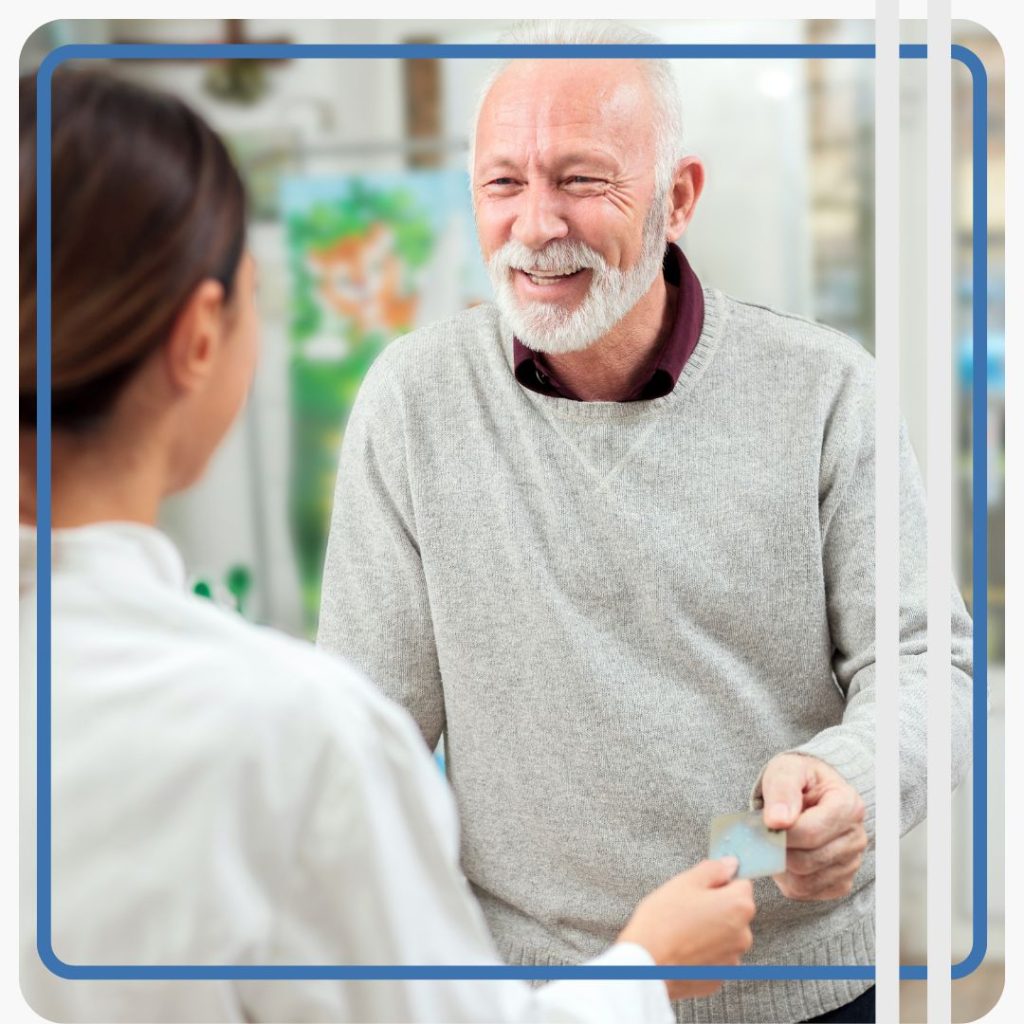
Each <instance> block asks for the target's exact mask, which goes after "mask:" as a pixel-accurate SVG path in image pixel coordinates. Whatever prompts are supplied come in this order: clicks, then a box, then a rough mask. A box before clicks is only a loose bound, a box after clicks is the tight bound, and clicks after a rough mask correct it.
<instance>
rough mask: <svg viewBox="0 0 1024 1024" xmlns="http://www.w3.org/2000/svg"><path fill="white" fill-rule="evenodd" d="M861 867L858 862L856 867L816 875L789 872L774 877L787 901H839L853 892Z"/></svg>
mask: <svg viewBox="0 0 1024 1024" xmlns="http://www.w3.org/2000/svg"><path fill="white" fill-rule="evenodd" d="M859 867H860V862H859V860H858V862H857V864H856V866H853V865H851V866H849V867H844V868H839V869H835V870H832V871H823V872H819V873H818V874H816V875H807V876H800V875H791V874H789V873H788V872H787V873H786V874H784V875H773V876H772V877H773V879H774V880H775V884H776V885H777V886H778V887H779V891H780V892H781V893H782V895H783V896H785V897H786V898H787V899H791V900H801V901H811V900H838V899H842V898H843V897H844V896H849V895H850V893H851V892H853V882H854V879H855V878H856V875H857V869H858V868H859Z"/></svg>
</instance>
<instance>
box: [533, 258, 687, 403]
mask: <svg viewBox="0 0 1024 1024" xmlns="http://www.w3.org/2000/svg"><path fill="white" fill-rule="evenodd" d="M678 301H679V289H678V288H677V287H676V286H675V285H671V284H668V283H667V282H666V281H665V278H664V277H663V276H662V275H661V274H658V276H657V278H656V279H655V281H654V284H652V285H651V287H650V289H649V290H648V292H647V294H646V295H644V297H643V298H642V299H641V300H640V301H639V302H638V303H637V304H636V305H635V306H634V307H633V308H632V309H631V310H630V311H629V313H627V314H626V316H624V317H623V318H622V319H621V320H620V321H619V322H618V323H617V324H616V325H615V327H614V328H613V329H612V330H611V331H609V332H608V334H606V335H605V336H604V337H603V338H599V339H598V340H597V341H595V342H594V343H593V344H592V345H589V346H588V347H587V348H585V349H582V350H580V351H579V352H568V353H565V354H564V355H548V354H545V356H544V358H545V361H546V362H547V363H548V365H549V366H550V367H551V369H552V371H553V372H554V374H555V376H556V377H557V378H558V380H559V381H560V382H561V383H562V384H563V385H565V386H566V387H567V388H569V389H571V391H572V393H573V394H574V395H577V396H578V397H579V398H580V399H581V400H582V401H584V402H621V401H623V400H624V399H626V398H628V397H629V395H631V394H633V392H634V391H636V390H637V388H638V387H639V386H640V385H641V384H642V383H643V382H644V381H645V380H646V379H647V378H648V377H650V375H651V372H652V370H653V368H654V364H655V363H656V362H657V358H658V353H659V352H660V351H661V348H662V346H663V345H664V344H665V341H666V340H667V338H668V336H669V334H671V332H672V325H673V324H674V323H675V317H676V305H677V303H678Z"/></svg>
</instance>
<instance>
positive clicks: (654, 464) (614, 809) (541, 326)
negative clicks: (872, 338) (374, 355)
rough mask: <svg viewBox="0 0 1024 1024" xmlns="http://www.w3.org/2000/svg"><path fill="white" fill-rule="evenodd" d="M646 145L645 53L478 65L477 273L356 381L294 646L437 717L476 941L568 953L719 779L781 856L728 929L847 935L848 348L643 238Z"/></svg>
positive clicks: (795, 937) (963, 711) (696, 843)
mask: <svg viewBox="0 0 1024 1024" xmlns="http://www.w3.org/2000/svg"><path fill="white" fill-rule="evenodd" d="M638 40H644V41H649V40H648V39H647V37H645V36H634V35H631V34H628V33H626V34H615V35H610V34H608V33H607V32H604V31H603V30H597V31H596V32H595V33H588V32H586V31H584V32H582V33H581V32H579V31H576V32H575V34H574V35H570V36H566V37H564V38H562V39H559V38H557V37H555V36H552V35H548V36H546V37H545V36H543V35H541V36H537V35H534V36H533V37H532V38H531V37H530V36H529V35H527V36H520V37H519V38H518V39H517V40H516V41H541V42H557V41H568V42H636V41H638ZM679 147H680V115H679V101H678V97H677V95H676V91H675V86H674V84H673V79H672V74H671V68H670V67H668V66H667V65H666V64H665V63H664V62H660V61H655V60H611V59H586V60H582V59H581V60H573V61H570V60H562V59H536V60H526V59H523V60H516V61H514V62H510V63H508V64H506V65H505V66H504V67H503V68H501V69H500V70H499V72H498V73H497V74H496V76H495V77H494V78H493V79H492V81H491V82H490V83H489V85H488V88H487V90H486V94H485V97H484V99H483V101H482V104H481V106H480V108H479V114H478V119H477V123H476V128H475V146H474V152H473V158H472V189H473V197H474V204H475V209H476V221H477V228H478V234H479V239H480V245H481V248H482V250H483V253H484V256H485V257H486V259H487V261H488V267H489V269H490V273H491V276H492V279H493V284H494V291H495V297H496V300H497V304H496V306H491V305H486V306H481V307H478V308H475V309H472V310H469V311H467V312H464V313H460V314H459V315H457V316H454V317H452V318H451V319H449V320H446V321H443V322H441V323H439V324H436V325H434V326H432V327H429V328H426V329H423V330H419V331H417V332H415V333H414V334H412V335H410V336H408V337H406V338H404V339H402V340H401V341H398V342H396V343H394V344H393V345H392V346H390V347H389V348H388V349H387V350H386V351H385V352H384V354H383V355H382V356H381V357H380V358H379V359H378V361H377V362H376V364H375V365H374V367H373V368H372V370H371V371H370V373H369V375H368V376H367V378H366V381H365V383H364V385H363V389H362V391H361V393H360V395H359V399H358V401H357V404H356V408H355V410H354V412H353V414H352V418H351V421H350V423H349V425H348V430H347V433H346V437H345V442H344V447H343V452H342V458H341V466H340V471H339V479H338V487H337V494H336V499H335V508H334V513H333V521H332V525H331V538H330V543H329V548H328V554H327V565H326V569H325V576H324V596H323V609H322V619H321V632H320V642H321V643H322V644H323V645H324V646H326V647H328V648H331V649H333V650H337V651H340V652H341V653H343V654H344V655H346V656H347V657H349V658H350V659H352V660H353V661H354V662H356V663H357V664H358V665H359V666H360V667H362V668H363V669H364V670H365V671H366V672H367V674H368V675H369V676H370V677H371V678H373V679H375V680H377V681H378V683H379V684H380V685H381V686H382V687H383V688H384V689H385V690H386V692H387V693H388V694H389V695H390V696H391V697H393V698H395V699H397V700H398V701H400V702H401V703H403V704H404V705H405V706H406V707H407V708H408V709H409V711H411V712H412V714H413V715H414V717H415V718H416V720H417V722H418V723H419V726H420V729H421V730H422V732H423V735H424V737H425V738H426V741H427V743H428V744H430V746H431V747H433V746H434V745H436V744H437V742H438V740H439V738H440V737H441V736H442V735H444V737H445V741H446V752H447V765H448V772H449V775H450V777H451V781H452V783H453V785H454V788H455V792H456V795H457V799H458V804H459V810H460V812H461V817H462V822H463V834H462V864H463V868H464V870H465V873H466V875H467V877H468V879H469V881H470V882H471V883H472V885H473V888H474V890H475V892H476V894H477V896H478V897H479V899H480V902H481V903H482V905H483V907H484V910H485V912H486V915H487V918H488V921H489V924H490V926H491V928H492V930H493V932H494V935H495V937H496V939H497V942H498V945H499V948H500V949H501V952H502V953H503V955H504V956H505V957H506V959H508V960H509V961H511V962H513V963H522V964H560V963H572V962H576V961H579V960H581V959H584V958H585V957H588V956H591V955H593V954H594V953H595V952H597V951H599V950H600V949H601V948H602V947H603V946H605V945H606V944H607V943H608V942H609V941H610V940H611V939H612V938H613V937H614V935H615V933H616V931H617V929H619V928H620V927H621V925H622V923H623V922H624V921H625V919H626V917H627V916H628V913H629V910H630V908H631V907H632V906H633V905H634V904H635V903H636V901H637V900H638V898H639V897H640V896H641V895H642V894H643V893H644V892H646V891H647V890H649V889H651V888H653V887H654V886H656V885H657V884H658V883H659V882H661V881H663V880H664V879H665V878H667V877H669V876H670V875H671V874H672V873H673V872H675V871H677V870H678V869H679V868H680V867H682V866H685V865H688V864H692V863H695V862H696V861H698V860H700V858H701V857H702V856H703V855H704V854H705V852H706V849H707V842H708V825H709V822H710V820H711V819H712V818H713V817H714V816H716V815H718V814H722V813H724V812H728V811H734V810H741V809H743V808H744V807H745V806H746V805H747V804H748V802H749V801H753V803H754V805H755V806H758V807H760V806H763V807H764V820H765V822H766V823H767V824H768V825H769V826H770V827H773V828H781V829H785V830H787V833H788V835H787V845H788V854H787V863H786V870H785V872H784V873H782V874H779V875H777V876H776V877H775V878H774V880H772V879H767V880H763V881H761V882H759V883H758V884H757V886H756V893H757V897H758V903H759V907H760V915H759V918H758V922H757V925H756V926H755V936H756V938H755V944H754V947H753V950H752V952H751V957H750V959H751V960H752V961H754V962H758V963H774V964H787V963H788V964H801V965H808V964H822V965H844V964H868V963H871V962H872V960H873V952H874V916H873V909H874V907H873V904H874V885H873V859H872V857H871V856H870V854H868V855H867V856H865V851H866V849H867V848H868V846H869V842H870V838H871V836H872V831H873V821H874V815H873V787H874V758H873V733H874V721H873V709H874V690H875V687H876V685H879V686H890V687H891V686H895V685H897V680H896V679H876V677H875V669H874V651H873V645H874V472H873V463H874V433H873V425H874V414H873V405H872V403H873V380H872V373H873V368H872V360H871V358H870V357H869V356H868V355H867V354H866V353H865V352H864V351H863V349H862V348H861V347H860V346H859V345H857V344H856V343H855V342H853V341H850V340H849V339H847V338H845V337H843V336H841V335H839V334H837V333H836V332H835V331H832V330H829V329H828V328H825V327H821V326H818V325H816V324H814V323H811V322H809V321H807V320H804V319H802V318H800V317H796V316H791V315H788V314H784V313H779V312H776V311H774V310H770V309H766V308H764V307H762V306H757V305H751V304H749V303H745V302H741V301H738V300H737V299H734V298H731V297H728V296H726V295H723V294H721V293H720V292H718V291H716V290H714V289H708V288H702V287H701V285H700V284H699V283H698V281H697V278H696V276H695V274H694V272H693V270H692V269H691V267H690V266H689V264H688V263H687V260H686V258H685V257H684V255H683V253H682V252H681V251H680V249H679V248H678V247H677V246H676V245H675V242H676V241H677V239H679V237H680V236H681V235H682V234H683V232H684V230H685V228H686V226H687V224H688V222H689V221H690V218H691V217H692V215H693V212H694V207H695V205H696V203H697V200H698V198H699V196H700V193H701V188H702V185H703V181H704V171H703V168H702V166H701V164H700V162H699V161H698V160H696V159H694V158H685V159H684V158H681V155H680V148H679ZM758 258H761V259H780V258H781V259H784V258H785V253H782V252H775V253H762V254H759V256H758ZM900 443H901V458H902V485H901V487H902V503H903V504H902V508H903V513H902V515H901V522H900V526H901V544H902V548H901V566H900V569H901V577H902V593H901V599H902V612H901V619H900V629H901V637H900V639H901V662H900V666H901V667H900V679H899V681H898V682H899V684H900V688H901V695H902V706H901V707H902V710H901V715H902V726H903V728H902V740H903V747H902V750H903V759H904V770H903V779H902V815H903V819H902V826H903V829H904V831H905V830H906V829H909V828H910V827H911V826H912V825H913V824H914V823H915V822H917V821H919V820H920V819H921V818H922V816H923V813H924V803H925V750H926V745H925V736H924V728H925V725H924V723H925V719H926V715H925V713H924V708H925V700H926V693H925V687H926V679H925V615H924V612H925V608H926V582H925V547H924V545H925V532H924V499H923V491H922V487H921V483H920V478H919V474H918V471H917V468H916V466H915V463H914V460H913V456H912V453H911V450H910V448H909V445H908V443H907V440H906V438H905V437H902V438H901V442H900ZM953 608H954V613H953V623H952V626H953V638H954V649H953V652H952V668H951V683H952V694H953V714H954V726H955V728H954V755H953V764H954V768H955V776H956V778H955V780H954V782H958V781H959V779H960V778H961V777H962V774H963V772H964V770H965V762H966V742H967V740H966V737H967V733H968V718H969V705H968V690H969V685H970V672H971V661H970V629H971V626H970V620H969V619H968V617H967V614H966V611H965V609H964V607H963V603H962V601H961V600H960V598H959V596H958V595H956V594H954V605H953ZM866 990H867V991H866ZM677 1015H678V1018H679V1020H716V1021H719V1020H721V1021H724V1020H736V1021H803V1020H807V1019H811V1018H815V1019H823V1020H873V1019H874V1017H873V991H871V990H870V989H869V983H867V982H852V981H845V980H837V981H828V980H826V981H820V980H810V981H792V982H779V981H773V982H768V981H761V982H739V983H731V984H726V985H725V986H724V987H723V988H722V989H721V990H720V991H719V992H718V993H717V994H716V995H714V996H711V997H709V998H707V999H704V1000H696V1001H692V1002H689V1003H679V1004H678V1005H677Z"/></svg>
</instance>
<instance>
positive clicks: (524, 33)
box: [469, 20, 684, 196]
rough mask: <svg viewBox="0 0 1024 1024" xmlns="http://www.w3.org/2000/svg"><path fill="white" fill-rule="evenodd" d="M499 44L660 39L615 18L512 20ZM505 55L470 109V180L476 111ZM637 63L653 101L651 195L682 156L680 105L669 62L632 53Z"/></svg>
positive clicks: (662, 187)
mask: <svg viewBox="0 0 1024 1024" xmlns="http://www.w3.org/2000/svg"><path fill="white" fill-rule="evenodd" d="M498 41H499V42H500V43H506V44H516V45H539V46H568V45H596V46H615V45H618V46H651V45H654V44H658V43H661V42H662V40H660V39H658V37H657V36H655V35H652V34H651V33H650V32H645V31H644V30H642V29H638V28H634V27H633V26H632V25H628V24H626V23H624V22H620V21H591V20H588V21H520V22H516V24H514V25H513V26H512V27H511V28H510V29H509V30H508V31H507V32H505V33H504V34H503V35H502V36H501V38H500V39H499V40H498ZM522 59H527V60H529V59H530V58H505V59H503V60H501V61H500V62H499V63H498V64H497V65H496V66H495V67H494V69H493V70H492V71H491V73H490V74H489V75H488V77H487V80H486V81H485V82H484V86H483V89H482V90H481V92H480V98H479V99H478V101H477V105H476V110H475V111H474V114H473V123H472V125H471V130H470V136H469V180H470V187H471V188H472V183H473V163H474V159H475V155H476V130H477V126H478V125H479V123H480V111H481V110H482V108H483V105H484V101H485V100H486V99H487V94H488V93H489V92H490V91H491V88H492V87H493V86H494V83H495V82H496V81H497V80H498V79H499V78H500V77H501V75H502V74H503V73H504V72H505V70H506V69H507V68H508V67H509V65H510V64H511V63H512V62H513V60H522ZM636 60H637V62H638V63H639V64H640V66H641V67H642V68H643V70H644V71H645V72H646V75H647V83H648V85H649V87H650V90H651V96H652V98H653V100H654V125H653V128H654V145H655V166H654V186H655V195H657V196H663V195H665V193H666V192H668V189H669V186H670V185H671V184H672V180H673V178H674V176H675V170H676V166H677V165H678V163H679V161H680V159H682V157H683V155H684V154H683V150H682V144H683V108H682V102H681V100H680V97H679V87H678V85H677V84H676V79H675V75H674V74H673V72H672V64H671V62H670V61H668V60H666V59H665V58H663V57H638V58H636Z"/></svg>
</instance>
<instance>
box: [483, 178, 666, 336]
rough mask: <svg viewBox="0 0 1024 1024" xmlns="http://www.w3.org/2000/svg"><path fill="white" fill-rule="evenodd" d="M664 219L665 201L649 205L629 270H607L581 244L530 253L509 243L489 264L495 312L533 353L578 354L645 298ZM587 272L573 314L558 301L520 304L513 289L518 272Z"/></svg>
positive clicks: (563, 243)
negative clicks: (587, 282) (588, 278)
mask: <svg viewBox="0 0 1024 1024" xmlns="http://www.w3.org/2000/svg"><path fill="white" fill-rule="evenodd" d="M667 223H668V214H667V212H666V210H665V203H664V201H663V200H662V199H661V198H659V199H656V200H655V201H654V202H652V203H651V206H650V208H649V209H648V211H647V216H646V217H645V218H644V225H643V240H642V245H641V251H640V257H639V258H638V259H637V262H636V263H635V264H634V265H633V266H632V267H630V268H629V269H628V270H619V269H617V268H612V267H609V266H608V264H607V263H606V262H605V260H604V257H602V256H601V254H600V253H598V252H596V251H595V250H594V249H591V248H590V246H589V245H586V244H584V243H583V242H571V241H567V240H565V239H555V240H554V241H552V242H548V244H547V245H545V246H544V248H543V249H541V250H533V249H530V248H529V247H527V246H525V245H523V244H522V243H521V242H517V241H515V240H514V239H510V240H509V241H508V242H506V243H505V244H504V245H503V246H502V247H501V248H500V249H499V250H498V251H497V252H495V253H494V254H493V255H492V256H491V258H490V259H489V260H488V261H487V272H488V273H489V274H490V277H491V284H492V285H493V287H494V297H495V301H496V302H497V304H498V309H499V310H500V312H501V314H502V316H503V317H505V319H506V320H507V321H508V323H509V324H510V326H511V327H512V331H513V333H514V334H515V336H516V337H517V338H518V339H519V340H520V341H521V342H522V343H523V344H524V345H526V347H527V348H531V349H533V350H534V351H535V352H547V353H550V354H551V355H562V354H564V353H566V352H578V351H580V350H581V349H584V348H587V347H589V346H590V345H592V344H593V343H594V342H595V341H597V340H598V339H599V338H603V337H604V336H605V335H606V334H607V333H608V332H609V331H610V330H611V329H612V328H613V327H614V326H615V325H616V324H617V323H618V322H619V321H620V320H621V319H622V318H623V317H624V316H625V315H626V314H627V313H628V312H629V311H630V310H631V309H632V308H633V307H634V306H635V305H636V304H637V303H638V302H639V301H640V300H641V299H642V298H643V297H644V295H646V294H647V292H648V290H649V289H650V287H651V285H652V284H653V283H654V281H655V279H656V278H657V275H658V274H660V273H661V268H662V261H663V259H664V256H665V228H666V226H667ZM583 268H590V270H591V271H592V278H591V281H590V287H589V288H588V289H587V293H586V295H585V296H584V297H583V300H582V301H581V302H580V303H579V305H578V306H576V308H575V309H569V310H567V309H565V308H564V307H563V306H560V305H558V303H556V302H539V301H538V302H525V303H524V302H521V301H520V300H519V297H518V296H517V295H516V292H515V288H514V286H513V284H512V275H513V273H514V272H515V271H516V270H526V271H534V272H544V273H548V274H552V273H553V274H569V273H573V272H574V271H577V270H580V269H583Z"/></svg>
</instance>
